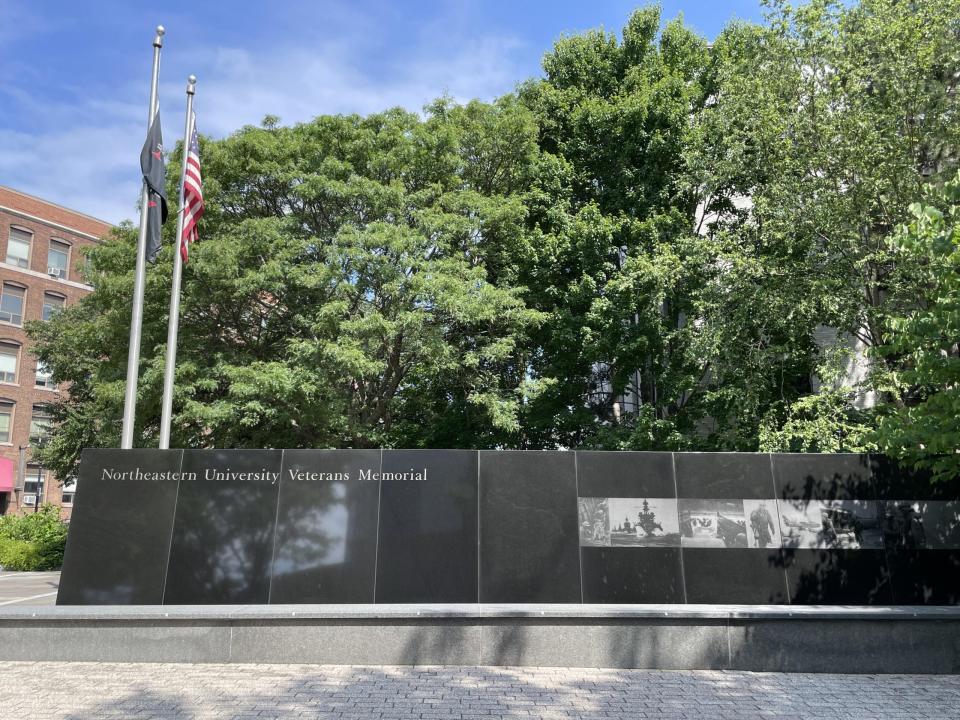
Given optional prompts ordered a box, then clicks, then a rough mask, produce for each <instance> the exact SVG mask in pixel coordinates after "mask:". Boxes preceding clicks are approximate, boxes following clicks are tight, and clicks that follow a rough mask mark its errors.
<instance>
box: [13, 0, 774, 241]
mask: <svg viewBox="0 0 960 720" xmlns="http://www.w3.org/2000/svg"><path fill="white" fill-rule="evenodd" d="M641 4H643V3H637V2H622V1H620V0H606V1H604V0H600V2H584V1H583V0H553V1H549V2H548V1H545V0H527V1H526V2H524V1H523V0H513V1H512V2H507V1H505V0H485V1H484V2H479V1H475V0H464V1H461V2H455V1H453V0H450V1H444V0H426V1H424V2H414V3H389V2H380V1H377V0H355V1H354V2H346V1H344V0H327V1H326V2H319V1H317V2H309V1H302V0H292V1H289V2H288V1H285V0H272V1H271V2H254V1H253V0H236V1H235V2H230V3H221V2H192V3H188V2H181V1H180V0H167V1H166V2H162V3H147V2H130V1H129V0H99V1H98V0H88V1H87V2H76V0H73V1H72V2H64V1H62V0H50V1H47V0H0V185H7V186H10V187H14V188H17V189H20V190H23V191H25V192H29V193H31V194H34V195H38V196H40V197H43V198H46V199H49V200H53V201H54V202H58V203H61V204H64V205H67V206H69V207H72V208H74V209H77V210H80V211H82V212H86V213H88V214H91V215H94V216H97V217H101V218H103V219H105V220H109V221H111V222H118V221H120V220H122V219H124V218H133V217H134V216H135V214H136V202H137V199H138V196H139V183H140V177H139V169H138V160H137V159H138V157H139V152H140V146H141V144H142V142H143V137H144V134H145V132H146V115H147V110H146V105H147V100H148V93H149V78H150V59H151V54H150V53H151V47H150V44H151V41H152V39H153V28H154V27H155V26H156V25H157V24H158V23H161V24H163V25H165V26H166V29H167V35H166V38H165V43H164V50H163V56H162V62H161V72H160V103H161V112H162V117H163V126H164V138H165V141H166V144H167V146H168V147H172V146H173V144H174V143H175V142H176V140H177V139H179V135H180V134H181V133H182V132H183V109H184V102H185V100H184V97H185V96H184V87H185V80H186V77H187V75H189V74H190V73H194V74H196V75H197V76H198V78H199V83H198V86H197V95H196V110H197V117H198V121H197V122H198V127H199V129H200V131H201V132H202V133H205V134H208V135H213V136H216V137H222V136H224V135H228V134H230V133H231V132H233V131H234V130H236V129H237V128H239V127H241V126H242V125H244V124H248V123H253V124H256V123H259V122H260V120H261V119H262V118H263V116H264V115H266V114H273V115H278V116H279V117H280V118H281V121H282V122H283V123H293V122H298V121H304V120H309V119H310V118H312V117H314V116H316V115H320V114H324V113H351V112H358V113H369V112H374V111H377V110H381V109H384V108H387V107H391V106H395V105H401V106H404V107H407V108H409V109H412V110H419V109H420V108H421V107H422V106H423V105H424V104H425V103H426V102H428V101H429V100H431V99H433V98H435V97H436V96H438V95H440V94H443V93H448V94H450V95H452V96H453V97H454V98H456V99H458V100H468V99H471V98H475V97H477V98H481V99H485V100H489V99H492V98H494V97H496V96H498V95H500V94H503V93H505V92H509V91H510V90H512V89H513V88H514V87H515V85H516V84H517V83H518V82H520V81H522V80H524V79H526V78H528V77H531V76H535V75H537V74H539V72H540V58H541V57H542V55H543V53H544V52H545V51H546V50H547V49H548V48H549V47H550V46H551V44H552V42H553V41H554V39H556V38H557V37H559V36H560V35H562V34H564V33H575V32H579V31H582V30H587V29H590V28H597V27H603V28H604V29H606V30H609V31H614V32H619V30H620V28H621V27H622V26H623V25H624V23H625V22H626V20H627V18H628V17H629V15H630V13H631V11H632V10H633V9H634V8H636V7H638V6H639V5H641ZM661 5H662V8H663V16H664V18H666V19H669V18H673V17H675V16H676V15H678V14H679V13H682V14H683V16H684V19H685V21H686V22H687V23H688V24H689V25H691V26H693V27H694V28H695V29H696V30H698V31H699V32H701V33H703V34H704V35H706V36H708V37H711V38H712V37H714V36H715V35H716V34H717V32H719V31H720V29H721V28H722V27H723V26H724V25H725V24H726V23H727V22H728V21H730V20H731V19H734V18H739V19H744V20H760V19H761V18H762V12H761V7H760V2H759V0H729V1H728V2H724V3H716V2H694V1H692V0H687V1H683V0H664V1H663V2H662V3H661Z"/></svg>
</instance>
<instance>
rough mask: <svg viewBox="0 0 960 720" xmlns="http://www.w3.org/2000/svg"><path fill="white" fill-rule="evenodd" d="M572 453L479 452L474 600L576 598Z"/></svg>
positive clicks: (577, 562)
mask: <svg viewBox="0 0 960 720" xmlns="http://www.w3.org/2000/svg"><path fill="white" fill-rule="evenodd" d="M577 537H578V532H577V488H576V477H575V474H574V454H573V453H569V452H522V451H516V452H496V451H481V452H480V601H481V602H488V603H489V602H552V603H566V602H580V599H581V593H580V557H579V549H580V548H579V544H578V541H577Z"/></svg>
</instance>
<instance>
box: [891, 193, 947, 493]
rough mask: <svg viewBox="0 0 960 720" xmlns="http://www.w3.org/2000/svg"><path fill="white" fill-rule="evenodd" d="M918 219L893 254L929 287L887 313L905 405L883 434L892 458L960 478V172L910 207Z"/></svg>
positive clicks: (895, 388)
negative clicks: (901, 309) (905, 306)
mask: <svg viewBox="0 0 960 720" xmlns="http://www.w3.org/2000/svg"><path fill="white" fill-rule="evenodd" d="M910 211H911V214H912V216H913V217H912V220H911V221H910V222H909V223H907V224H905V225H903V226H901V228H900V230H899V232H898V233H897V234H896V235H895V236H894V237H893V238H892V240H891V243H890V245H891V248H890V250H891V253H892V254H893V256H894V257H896V258H899V257H906V258H907V261H908V262H910V263H911V264H912V265H913V266H915V267H916V268H917V269H918V274H919V276H920V280H921V283H920V284H921V286H922V292H921V293H920V294H918V296H917V297H916V298H915V302H914V304H913V307H912V308H910V309H909V310H908V311H907V312H906V313H904V314H903V315H902V316H899V317H888V318H887V319H886V324H887V326H888V328H889V330H888V332H887V344H886V345H884V346H881V347H879V348H877V349H876V350H877V354H878V355H880V356H881V357H883V358H884V359H885V360H886V361H887V362H888V363H889V364H890V365H891V366H892V368H893V371H892V372H890V373H889V374H887V375H886V379H887V380H888V381H889V382H890V383H891V388H890V392H891V394H892V395H893V396H894V397H897V398H899V400H900V401H899V402H898V403H896V404H891V405H890V406H889V407H887V408H886V409H885V410H886V412H884V413H883V415H882V417H881V422H880V426H879V433H878V434H879V438H880V442H881V445H882V447H883V449H884V450H885V451H886V452H887V453H888V454H890V455H893V456H895V457H900V458H903V459H905V460H907V461H908V462H912V463H913V464H915V465H917V466H919V467H922V468H929V469H931V470H932V471H933V472H934V476H935V477H957V476H958V475H960V174H958V175H957V176H956V177H955V178H954V179H953V180H952V181H951V182H949V183H947V184H946V185H945V186H944V188H943V189H942V190H941V191H939V192H936V193H931V195H930V196H929V197H928V198H926V202H925V203H915V204H914V205H912V206H911V208H910Z"/></svg>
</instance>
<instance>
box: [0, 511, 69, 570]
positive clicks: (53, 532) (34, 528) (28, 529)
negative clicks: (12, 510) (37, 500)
mask: <svg viewBox="0 0 960 720" xmlns="http://www.w3.org/2000/svg"><path fill="white" fill-rule="evenodd" d="M66 543H67V524H66V523H64V522H62V521H61V520H60V510H59V508H57V507H56V506H54V505H44V506H42V507H41V508H40V509H39V510H37V512H33V513H27V514H26V515H3V516H0V567H3V568H4V569H5V570H55V569H57V568H59V567H60V566H61V565H62V564H63V549H64V546H65V545H66Z"/></svg>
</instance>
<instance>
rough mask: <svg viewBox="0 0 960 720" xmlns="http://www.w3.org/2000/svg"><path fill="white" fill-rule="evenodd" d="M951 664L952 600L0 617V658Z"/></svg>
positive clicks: (821, 668)
mask: <svg viewBox="0 0 960 720" xmlns="http://www.w3.org/2000/svg"><path fill="white" fill-rule="evenodd" d="M7 660H33V661H38V660H57V661H101V662H189V663H205V662H210V663H226V662H233V663H321V664H335V665H498V666H542V667H609V668H645V669H662V670H680V669H683V670H720V669H731V670H752V671H768V672H834V673H957V672H960V612H958V611H957V609H956V608H902V607H898V608H873V607H871V608H839V609H838V608H804V609H803V611H802V612H797V611H796V610H795V609H794V610H793V611H785V610H784V609H782V608H772V607H766V606H764V607H746V606H726V607H725V606H710V607H707V606H703V607H702V608H696V607H691V606H686V607H685V608H684V609H683V610H682V611H677V610H675V609H672V608H670V606H618V607H610V606H605V607H598V606H576V607H575V608H574V607H570V608H567V607H566V606H515V607H513V608H511V607H503V606H501V607H495V608H483V607H481V606H463V607H461V606H449V607H445V606H404V607H397V606H391V607H390V608H389V609H387V608H385V607H384V606H360V607H357V606H350V607H347V606H335V607H330V606H327V607H323V608H317V609H313V610H311V609H310V608H303V607H298V608H297V609H296V610H289V609H287V610H283V609H281V608H276V607H274V608H254V607H242V608H236V607H233V608H231V607H224V606H219V607H218V606H205V607H194V606H183V607H178V608H171V607H163V608H158V607H140V608H138V607H127V608H108V607H85V608H74V609H68V608H49V609H43V610H40V609H27V608H21V609H17V610H7V611H5V612H3V613H0V661H7Z"/></svg>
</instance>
